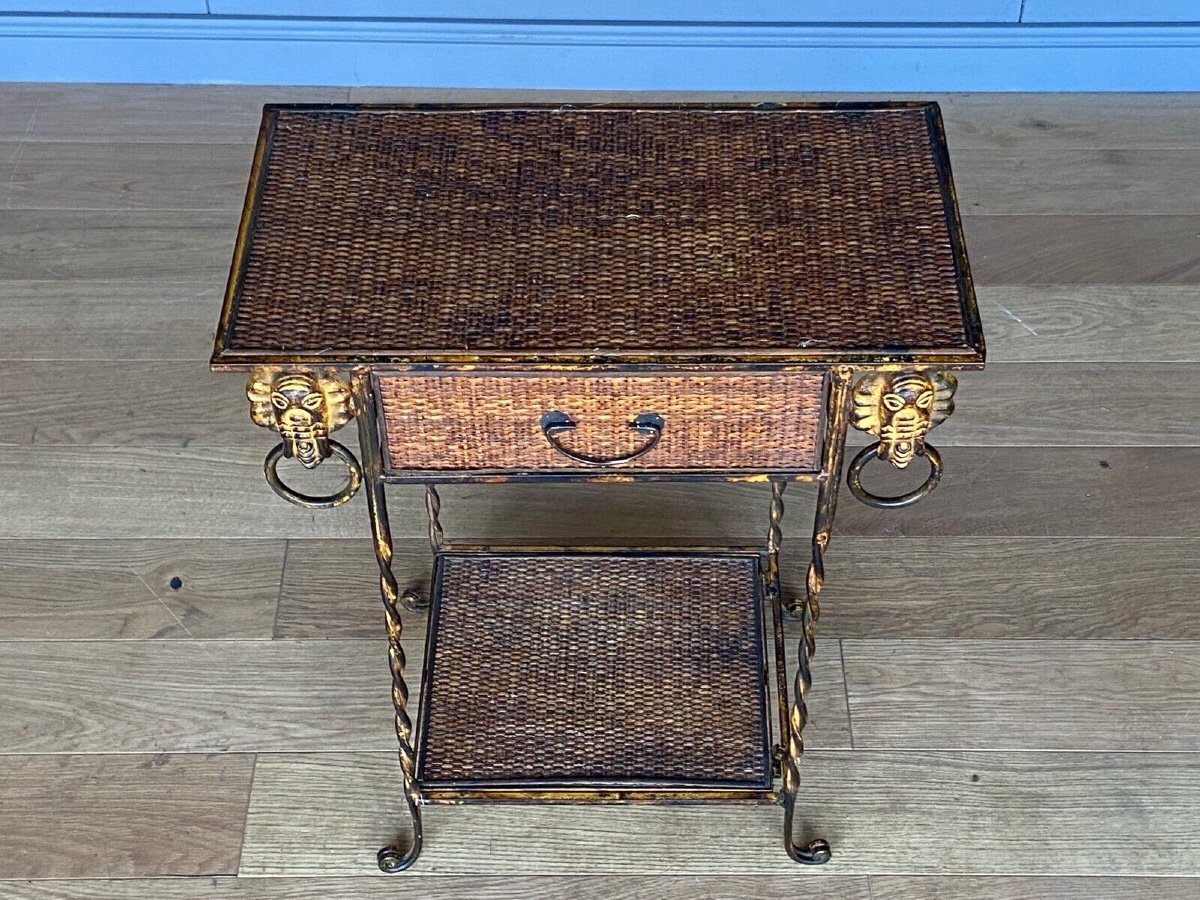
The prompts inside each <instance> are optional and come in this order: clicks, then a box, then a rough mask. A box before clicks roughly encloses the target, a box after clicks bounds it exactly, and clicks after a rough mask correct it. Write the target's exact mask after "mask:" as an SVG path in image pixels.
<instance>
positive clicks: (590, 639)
mask: <svg viewBox="0 0 1200 900" xmlns="http://www.w3.org/2000/svg"><path fill="white" fill-rule="evenodd" d="M983 361H984V341H983V334H982V332H981V330H980V324H979V314H978V310H977V308H976V303H975V296H974V291H973V287H972V282H971V272H970V266H969V265H968V262H967V255H966V248H965V246H964V242H963V232H962V227H961V222H960V218H959V211H958V208H957V204H956V201H955V194H954V184H953V181H952V179H951V175H950V161H949V155H948V153H947V149H946V143H945V135H944V132H943V128H942V121H941V114H940V112H939V111H938V108H937V105H936V104H933V103H907V102H906V103H837V104H805V103H798V104H788V103H785V104H779V103H761V104H758V103H742V104H722V105H714V104H665V105H664V104H624V105H601V106H572V105H569V104H567V105H563V104H543V105H525V106H489V105H452V106H430V105H420V104H417V105H407V106H268V107H267V108H266V109H265V110H264V113H263V121H262V127H261V129H260V132H259V140H258V144H257V148H256V150H255V155H254V160H253V164H252V169H251V174H250V184H249V189H248V190H247V194H246V204H245V207H244V210H243V214H242V219H241V225H240V228H239V232H238V237H237V242H236V244H235V249H234V258H233V263H232V266H231V268H230V274H229V281H228V285H227V289H226V294H225V302H224V306H223V309H222V312H221V319H220V326H219V328H218V330H217V336H216V342H215V347H214V352H213V357H212V365H213V368H214V369H218V370H245V371H247V372H248V373H249V380H248V383H247V397H248V399H249V400H250V411H251V418H252V419H253V421H254V422H255V423H257V424H258V425H261V426H264V427H266V428H269V429H272V430H273V431H276V432H278V434H279V437H280V442H279V444H278V445H277V446H276V447H275V448H274V449H272V450H270V451H269V452H268V454H267V458H266V463H265V472H266V477H267V481H268V483H269V484H270V486H271V487H272V489H273V490H275V492H276V493H278V494H279V495H280V496H281V497H283V498H285V499H286V500H288V501H289V502H291V503H294V504H297V505H299V506H303V507H306V508H310V509H313V508H329V507H336V506H340V505H342V504H343V503H346V502H347V501H349V500H350V499H351V498H352V497H354V496H355V494H356V493H357V492H358V491H359V489H360V488H362V489H364V490H363V493H364V494H365V495H366V501H367V509H368V514H369V518H370V524H371V532H372V536H373V538H374V547H375V554H376V561H377V563H378V567H379V584H380V590H381V594H382V597H383V601H384V609H385V612H386V617H387V635H388V656H389V663H390V669H391V677H392V701H393V706H394V712H395V729H396V737H397V739H398V740H397V743H398V747H399V759H400V778H399V789H400V790H399V793H400V795H401V796H400V798H398V802H399V803H402V804H403V807H404V809H405V810H406V811H407V814H408V822H409V823H410V825H411V829H408V828H406V829H405V830H404V833H403V835H402V836H401V837H400V838H399V839H398V840H397V841H396V843H395V844H394V845H391V846H388V847H385V848H384V849H383V850H381V851H380V852H379V865H380V867H381V868H383V869H384V871H387V872H400V871H403V870H405V869H408V868H409V867H410V866H411V865H413V863H414V862H415V861H416V860H417V858H418V856H419V855H420V853H421V848H422V842H423V828H422V810H423V808H424V807H425V806H426V804H429V803H438V802H440V803H461V802H468V801H484V800H505V801H529V802H533V801H536V802H567V801H571V802H577V801H587V802H599V803H654V802H674V803H679V802H699V801H717V800H720V801H723V802H747V803H753V802H760V803H761V802H775V803H779V804H780V805H781V806H782V807H783V846H784V849H785V850H786V851H787V853H788V855H789V856H790V857H791V858H792V859H794V860H795V861H796V862H799V863H803V864H808V865H816V864H820V863H824V862H827V861H828V860H829V859H830V857H831V853H832V851H831V849H830V847H829V844H828V843H826V842H825V841H824V840H821V839H820V838H810V836H807V837H806V838H805V839H804V840H800V839H798V838H797V836H796V832H797V831H799V830H801V826H800V824H799V823H798V821H797V820H798V811H799V803H800V798H801V796H802V793H801V791H800V775H801V768H800V763H801V759H802V757H803V755H804V726H805V723H806V720H807V716H808V707H807V698H808V691H809V688H810V685H811V682H812V662H811V661H812V656H813V653H814V651H815V647H816V641H815V627H816V622H817V619H818V617H819V615H820V601H819V595H820V592H821V588H822V585H823V584H824V581H825V551H826V548H827V546H828V544H829V541H830V538H831V535H832V532H833V521H834V513H835V511H836V506H837V499H838V486H839V483H840V482H841V481H842V479H843V472H844V470H845V479H846V482H847V484H848V486H849V488H850V491H851V493H852V494H853V495H854V496H855V497H857V498H858V499H859V500H861V501H862V502H864V503H867V504H869V505H871V506H873V507H877V508H881V509H888V508H895V507H901V506H909V505H911V504H913V503H915V502H917V501H918V500H920V499H921V498H922V497H924V496H926V495H927V494H928V493H929V492H930V491H932V490H933V489H934V488H935V487H936V485H937V484H938V483H939V480H940V478H941V474H942V459H941V456H940V455H939V453H938V451H937V450H936V449H935V448H934V447H933V446H931V445H930V444H929V443H928V442H927V436H928V434H929V432H930V430H931V429H933V428H934V427H936V426H937V425H938V424H940V423H941V422H942V421H944V420H945V419H946V418H947V417H948V416H949V415H950V414H951V413H952V412H953V409H954V394H955V390H956V387H957V382H956V380H955V375H954V372H955V371H957V370H961V369H979V368H982V367H983ZM351 422H353V423H354V424H355V426H356V429H357V437H358V441H357V452H356V451H355V450H354V449H351V448H350V447H347V446H345V445H343V444H341V443H339V442H338V441H337V440H335V439H334V438H333V436H332V435H333V434H334V432H335V431H337V430H338V429H339V428H342V427H344V426H347V425H349V424H350V423H351ZM851 426H853V427H855V428H858V429H860V430H862V431H865V432H867V433H868V434H870V435H872V436H873V438H874V439H875V440H874V442H873V443H872V444H870V445H869V446H867V447H865V448H863V449H862V450H860V451H859V452H858V453H857V454H856V455H855V456H854V458H853V459H852V460H850V462H849V464H848V465H846V464H845V460H844V451H845V446H846V433H847V429H848V428H849V427H851ZM334 457H336V460H337V462H338V463H339V464H341V465H344V466H345V472H346V481H345V485H344V486H343V487H342V488H341V489H340V490H338V491H336V492H335V493H332V494H326V495H320V496H311V495H308V494H305V493H301V492H300V491H298V490H297V489H296V488H294V487H292V486H290V484H289V483H285V481H284V479H283V478H281V476H280V474H279V471H278V466H279V465H280V463H281V462H282V461H284V460H293V461H298V462H299V463H300V464H301V465H302V466H303V467H306V468H308V469H313V468H315V467H317V466H319V465H321V464H323V463H324V462H326V461H327V460H330V459H331V458H334ZM360 460H361V462H360ZM872 461H879V463H888V464H890V465H892V466H894V467H896V468H899V469H906V468H907V467H909V466H910V465H912V466H913V468H914V469H921V470H924V469H925V467H928V474H927V475H925V473H924V471H922V473H921V474H922V475H924V479H923V480H920V481H919V483H918V486H916V487H915V488H913V489H912V490H910V491H908V492H907V493H904V494H901V495H899V496H894V497H881V496H877V495H876V494H873V493H871V491H870V490H869V489H868V488H867V487H865V486H864V484H863V480H862V473H863V469H864V467H865V466H866V465H867V464H868V463H871V462H872ZM289 464H294V463H289ZM297 474H299V473H297ZM288 477H289V480H290V479H292V478H294V477H295V476H288ZM918 478H920V476H918ZM656 479H672V480H687V481H691V482H697V481H703V480H713V479H719V480H725V481H751V482H763V483H765V484H764V489H763V495H764V496H763V499H764V501H765V499H766V497H765V495H766V492H767V490H768V489H769V492H770V506H769V512H768V516H767V522H766V523H765V528H764V532H765V535H764V536H765V540H764V542H763V545H762V546H761V547H758V548H750V549H746V548H734V547H718V548H709V549H706V550H699V549H696V550H690V551H684V550H680V549H678V548H671V549H665V548H660V549H656V550H649V549H648V550H640V551H629V550H618V549H612V548H561V547H559V548H553V549H551V548H538V547H532V548H530V547H524V548H508V549H503V550H501V549H497V548H494V547H493V548H486V547H468V546H465V545H461V544H458V543H450V542H447V540H446V538H445V535H444V533H443V528H442V524H441V518H440V509H441V498H440V496H439V494H438V490H437V487H438V486H439V485H441V484H442V483H446V482H468V483H474V484H487V483H491V482H508V481H519V482H530V483H533V482H546V481H565V482H572V481H597V482H601V483H615V482H641V481H647V480H656ZM292 483H295V482H292ZM413 483H416V484H421V485H423V486H424V490H425V508H426V527H427V530H428V536H429V543H430V549H431V552H432V555H433V557H434V560H435V562H434V578H433V584H434V587H433V591H432V596H430V597H428V598H426V597H423V596H421V594H420V593H418V592H417V591H416V590H413V589H408V590H406V589H405V587H404V584H402V582H401V581H400V578H399V577H398V575H397V573H396V571H395V570H394V568H393V547H392V533H391V523H390V520H389V518H388V512H387V499H386V494H387V493H388V490H389V489H390V490H411V489H412V488H411V487H410V485H412V484H413ZM793 483H800V484H802V485H803V484H805V483H813V484H814V485H815V489H816V513H815V516H814V522H813V529H812V535H811V539H810V540H808V541H806V542H804V544H803V545H802V549H803V552H804V555H805V557H806V559H807V562H808V567H807V573H806V576H805V578H804V582H803V584H802V585H799V586H798V595H795V594H790V595H789V594H785V593H784V590H783V588H782V587H781V585H780V580H779V571H780V553H781V547H782V542H783V528H782V520H783V512H784V503H783V497H784V491H785V488H787V487H788V485H789V484H793ZM634 489H636V488H631V490H634ZM478 490H481V489H478ZM709 496H712V495H709ZM724 499H725V497H721V498H716V497H714V498H713V499H712V502H713V503H718V502H723V501H724ZM728 512H729V511H728V510H725V509H721V510H719V511H718V510H713V511H712V516H713V518H714V519H715V518H717V517H719V516H722V515H728ZM621 538H622V536H621V535H616V536H615V541H614V543H617V544H621V543H624V541H622V539H621ZM425 615H428V616H429V620H430V631H429V644H428V647H427V653H426V664H427V671H426V673H425V676H426V677H425V678H424V679H423V681H422V687H421V697H420V704H419V708H418V709H413V706H416V704H413V705H412V706H410V696H409V685H408V680H409V679H411V678H412V673H411V671H410V670H409V667H408V665H407V658H408V657H407V656H406V645H407V644H408V643H409V641H408V638H407V637H406V635H405V633H404V625H405V621H406V620H407V619H409V618H410V617H413V616H425ZM785 615H788V616H791V617H792V618H794V619H795V620H796V622H795V624H794V625H793V628H794V632H793V633H794V634H795V635H796V637H797V638H798V640H797V641H796V643H795V644H793V645H792V646H791V647H790V648H789V647H788V645H787V642H786V641H785V640H784V630H783V624H782V620H783V618H784V616H785ZM413 649H414V648H412V647H411V646H408V647H407V651H408V652H409V653H411V652H412V651H413ZM789 649H790V650H791V652H790V653H788V652H787V651H788V650H789ZM789 662H790V663H791V664H790V665H789ZM387 790H389V791H390V790H391V788H390V787H389V788H387Z"/></svg>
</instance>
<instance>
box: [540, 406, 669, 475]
mask: <svg viewBox="0 0 1200 900" xmlns="http://www.w3.org/2000/svg"><path fill="white" fill-rule="evenodd" d="M541 424H542V434H544V435H545V436H546V440H547V441H549V442H550V446H551V447H553V448H554V449H555V450H557V451H558V452H559V453H561V454H562V455H563V456H565V457H566V458H567V459H569V460H571V462H576V463H579V464H581V465H584V466H623V465H625V464H626V463H631V462H633V461H634V460H635V459H639V458H640V457H643V456H645V455H646V454H647V453H649V452H650V451H651V450H653V449H654V448H655V447H657V446H658V441H659V439H660V438H661V437H662V432H663V426H664V425H665V424H666V423H664V422H663V417H662V416H660V415H659V414H658V413H642V414H641V415H639V416H638V417H637V418H635V419H634V420H633V421H632V422H630V423H629V424H628V425H627V426H626V427H627V428H629V429H630V430H631V431H636V432H638V433H639V434H644V435H646V436H647V437H649V438H650V440H648V441H646V443H644V444H642V446H640V447H638V448H637V449H636V450H634V451H633V452H632V453H626V454H625V455H624V456H611V457H601V456H585V455H584V454H582V453H576V452H575V451H574V450H571V449H570V448H568V447H564V446H563V445H562V444H561V443H560V442H559V440H558V436H559V435H560V434H564V433H565V432H568V431H571V430H573V429H574V428H575V427H576V426H575V422H574V420H572V419H571V417H570V416H569V415H567V414H566V413H565V412H559V411H557V410H555V411H553V412H548V413H546V414H545V415H544V416H542V423H541Z"/></svg>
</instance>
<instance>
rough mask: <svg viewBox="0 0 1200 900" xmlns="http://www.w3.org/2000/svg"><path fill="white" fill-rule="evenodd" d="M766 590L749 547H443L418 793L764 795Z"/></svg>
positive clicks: (767, 773) (573, 797) (436, 798)
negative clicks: (555, 549) (509, 549)
mask: <svg viewBox="0 0 1200 900" xmlns="http://www.w3.org/2000/svg"><path fill="white" fill-rule="evenodd" d="M762 595H763V590H762V573H761V568H760V558H759V556H758V554H756V553H752V552H704V553H685V552H658V551H656V552H643V551H629V552H619V553H618V552H606V553H592V552H586V553H585V552H578V553H574V552H572V553H564V552H527V551H522V552H502V551H488V552H469V553H468V552H449V551H448V552H445V553H442V554H439V556H438V559H437V563H436V566H435V571H434V585H433V596H432V608H431V612H430V616H431V619H430V635H429V646H428V648H427V655H426V671H425V678H424V685H423V688H422V700H421V724H420V728H419V741H418V753H417V782H418V784H419V786H420V790H421V794H422V797H423V798H425V799H426V800H428V801H432V802H465V801H470V800H476V799H478V800H484V799H487V800H505V799H507V800H538V801H541V802H545V801H554V800H562V801H571V802H578V801H589V800H590V801H593V802H624V801H626V800H637V801H639V802H647V801H649V802H654V801H655V800H659V801H662V802H669V801H672V800H688V801H702V800H705V799H713V800H718V799H719V800H722V801H729V800H737V799H742V800H748V801H755V802H769V801H773V800H774V798H775V794H774V793H773V792H772V791H771V777H772V766H771V758H770V729H769V725H768V710H767V685H766V657H765V651H766V647H767V644H766V642H765V640H764V628H763V602H762V601H763V596H762Z"/></svg>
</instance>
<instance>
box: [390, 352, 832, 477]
mask: <svg viewBox="0 0 1200 900" xmlns="http://www.w3.org/2000/svg"><path fill="white" fill-rule="evenodd" d="M378 384H379V397H380V402H381V406H382V411H383V421H384V427H385V430H386V442H387V449H388V464H389V469H390V470H391V471H401V470H445V471H460V472H461V471H477V470H496V469H506V470H514V469H515V470H522V471H547V470H551V471H553V470H562V469H588V470H591V471H603V469H604V468H605V466H604V465H603V464H601V465H589V464H587V463H585V462H580V461H577V460H575V459H572V458H571V456H572V455H574V456H578V457H584V458H588V459H591V460H620V459H623V458H626V457H629V456H631V455H633V454H635V453H637V452H638V451H639V450H640V449H643V448H644V447H645V446H646V445H647V443H649V442H650V441H651V439H652V437H653V432H652V430H647V429H645V428H643V429H642V430H640V431H639V430H635V429H633V428H631V427H630V423H631V422H633V421H634V420H635V419H637V418H638V417H646V416H650V415H652V416H656V417H657V420H658V421H659V422H660V423H661V435H660V438H659V440H658V442H657V444H655V445H654V447H653V449H651V450H649V451H648V452H645V453H644V455H641V456H639V457H638V458H637V459H635V460H632V461H629V462H626V463H621V462H615V463H612V464H610V467H614V468H615V467H620V468H622V469H624V470H628V469H640V470H655V469H664V470H666V469H672V470H674V469H698V470H703V469H749V470H785V471H794V472H811V471H816V469H817V466H818V459H819V451H818V446H819V433H820V428H821V410H822V398H823V385H824V376H823V375H820V374H812V373H763V374H685V375H607V374H579V375H564V374H551V375H542V374H528V375H524V374H522V375H514V374H511V373H509V374H492V373H470V374H462V373H453V374H397V375H385V376H382V377H380V378H379V382H378ZM554 413H559V414H563V415H565V416H567V417H569V419H570V421H571V422H573V423H574V427H573V428H570V429H567V430H563V431H562V432H559V433H556V434H553V435H552V438H553V440H554V441H557V442H558V443H559V444H560V445H561V447H562V448H563V450H565V451H566V452H563V451H560V450H559V449H556V448H555V446H554V445H553V444H552V438H551V437H548V436H547V435H546V433H544V430H543V422H544V421H546V419H545V418H544V417H547V416H549V415H550V414H554Z"/></svg>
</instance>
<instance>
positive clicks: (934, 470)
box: [846, 441, 942, 509]
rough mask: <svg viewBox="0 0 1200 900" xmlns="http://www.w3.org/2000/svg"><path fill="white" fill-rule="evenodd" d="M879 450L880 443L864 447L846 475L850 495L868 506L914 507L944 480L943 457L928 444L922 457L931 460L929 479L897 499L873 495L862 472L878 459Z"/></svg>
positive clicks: (887, 507) (877, 507) (888, 507)
mask: <svg viewBox="0 0 1200 900" xmlns="http://www.w3.org/2000/svg"><path fill="white" fill-rule="evenodd" d="M878 450H879V441H876V442H875V443H874V444H871V445H870V446H868V447H864V448H863V449H862V450H860V451H859V453H858V455H857V456H856V457H854V459H853V460H852V461H851V462H850V471H848V472H847V473H846V484H847V485H848V486H849V487H850V493H852V494H853V495H854V496H855V497H857V498H858V499H859V500H861V501H862V502H863V503H865V504H867V506H873V507H875V508H876V509H900V508H901V507H904V506H912V505H913V504H914V503H916V502H917V501H918V500H921V499H922V498H924V497H926V496H927V495H929V494H930V493H931V492H932V491H933V489H934V488H935V487H937V484H938V482H939V481H940V480H941V478H942V455H941V454H940V453H938V452H937V449H936V448H935V447H933V446H932V445H930V444H926V445H925V450H924V453H923V454H921V455H923V456H924V457H925V458H926V459H927V460H929V477H928V478H926V479H925V480H924V481H923V482H922V483H921V485H920V486H919V487H917V488H915V489H913V490H911V491H909V492H908V493H907V494H900V495H899V496H896V497H880V496H879V495H878V494H872V493H871V492H870V491H868V490H867V489H866V488H865V487H863V486H862V470H863V467H864V466H865V465H866V464H867V463H868V462H870V461H871V460H872V459H875V458H876V457H877V455H878Z"/></svg>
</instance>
